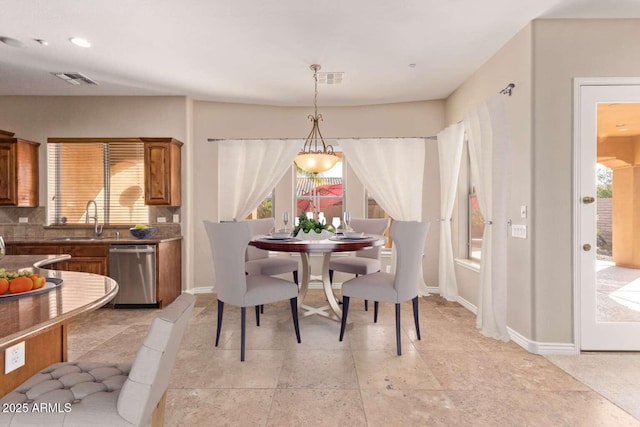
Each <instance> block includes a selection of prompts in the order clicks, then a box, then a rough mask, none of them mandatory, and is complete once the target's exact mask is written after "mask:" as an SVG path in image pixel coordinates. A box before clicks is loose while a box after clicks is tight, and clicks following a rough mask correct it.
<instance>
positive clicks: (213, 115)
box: [192, 101, 444, 287]
mask: <svg viewBox="0 0 640 427" xmlns="http://www.w3.org/2000/svg"><path fill="white" fill-rule="evenodd" d="M309 113H310V109H309V108H287V107H272V106H258V105H243V104H224V103H213V102H195V105H194V142H195V144H194V147H195V150H194V167H193V171H194V172H193V178H194V181H193V182H194V203H193V206H192V207H193V227H194V238H193V242H194V272H195V273H194V286H195V287H210V286H212V285H213V279H212V271H213V263H212V261H211V254H210V249H209V243H208V240H207V237H206V235H205V232H204V227H203V225H202V221H203V220H205V219H210V220H217V212H218V206H217V193H216V189H217V183H218V177H217V172H216V170H217V168H216V165H217V162H218V158H217V146H216V143H215V142H207V139H209V138H216V139H220V138H300V137H306V135H307V134H308V133H309V130H310V129H311V124H310V122H309V121H308V119H307V115H308V114H309ZM320 113H321V114H322V115H323V117H324V122H323V123H322V124H321V131H322V134H323V136H324V137H325V139H330V138H340V137H343V138H347V137H365V136H372V137H378V136H399V137H402V136H430V135H435V134H436V133H437V132H438V131H440V130H441V129H442V127H443V125H444V102H443V101H425V102H413V103H402V104H389V105H378V106H366V107H335V108H325V107H320ZM434 145H435V142H434V141H429V142H428V143H427V156H426V157H427V159H426V169H427V170H428V172H427V174H425V179H426V177H427V176H428V177H429V181H428V182H426V184H425V188H424V195H423V197H424V200H425V202H424V212H423V216H424V218H425V219H426V220H432V221H434V220H435V219H437V218H438V211H439V200H440V193H439V179H437V180H436V181H435V182H433V178H434V176H435V177H437V170H438V168H437V163H438V158H437V152H434V151H433V146H434ZM434 174H435V175H434ZM346 180H347V182H348V184H347V185H348V186H349V187H348V190H347V191H348V196H347V198H348V201H347V207H348V209H350V210H351V211H352V212H353V215H354V216H361V215H364V206H365V204H364V190H363V187H362V184H361V183H360V182H359V181H358V180H357V178H356V177H355V175H354V174H353V172H352V171H351V169H350V168H347V174H346ZM292 182H293V180H292V178H291V175H290V174H288V175H286V176H285V178H284V179H283V181H281V182H280V184H278V186H277V188H276V218H279V217H280V216H279V213H280V212H281V211H282V210H284V209H287V208H288V209H289V210H290V211H291V210H292V209H291V206H284V205H283V204H282V203H280V204H278V199H280V200H292V197H293V185H292ZM434 200H435V201H436V202H435V203H434ZM434 230H435V232H434ZM429 234H430V235H429V238H428V241H427V247H426V254H427V256H426V257H425V280H426V281H427V284H429V285H434V286H435V284H436V283H437V253H438V249H437V244H438V243H437V242H438V240H437V227H433V228H432V229H431V231H430V233H429ZM432 254H435V257H434V256H429V255H432Z"/></svg>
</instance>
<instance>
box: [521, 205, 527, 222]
mask: <svg viewBox="0 0 640 427" xmlns="http://www.w3.org/2000/svg"><path fill="white" fill-rule="evenodd" d="M526 217H527V205H522V206H520V218H523V219H524V218H526Z"/></svg>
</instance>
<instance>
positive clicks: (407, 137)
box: [207, 136, 435, 142]
mask: <svg viewBox="0 0 640 427" xmlns="http://www.w3.org/2000/svg"><path fill="white" fill-rule="evenodd" d="M412 138H413V139H416V138H418V139H432V138H435V136H341V137H337V138H325V139H326V140H332V139H333V140H341V139H412ZM271 139H279V140H285V141H289V140H292V139H299V140H300V141H304V140H306V137H305V138H207V141H208V142H219V141H266V140H271Z"/></svg>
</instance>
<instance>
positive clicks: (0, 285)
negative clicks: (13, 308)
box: [0, 277, 9, 295]
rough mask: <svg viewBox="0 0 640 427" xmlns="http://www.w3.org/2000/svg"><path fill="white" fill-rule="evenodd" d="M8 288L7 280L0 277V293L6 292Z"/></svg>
mask: <svg viewBox="0 0 640 427" xmlns="http://www.w3.org/2000/svg"><path fill="white" fill-rule="evenodd" d="M8 289H9V281H8V280H7V279H5V278H4V277H3V278H0V295H2V294H4V293H5V292H7V290H8Z"/></svg>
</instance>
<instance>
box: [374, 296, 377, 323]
mask: <svg viewBox="0 0 640 427" xmlns="http://www.w3.org/2000/svg"><path fill="white" fill-rule="evenodd" d="M373 323H378V301H374V302H373Z"/></svg>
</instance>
